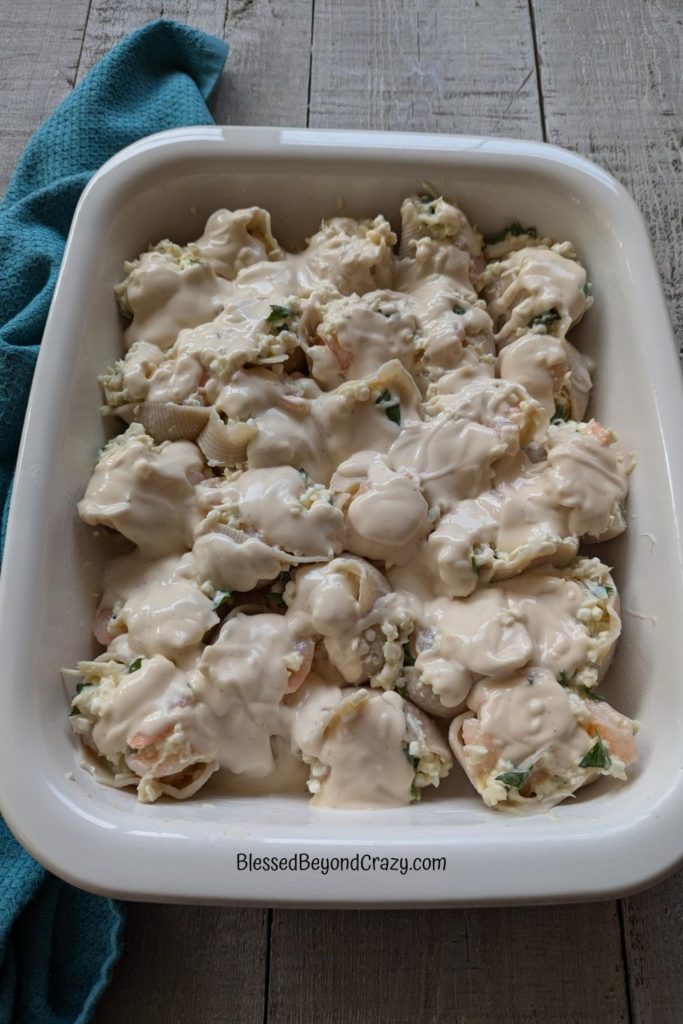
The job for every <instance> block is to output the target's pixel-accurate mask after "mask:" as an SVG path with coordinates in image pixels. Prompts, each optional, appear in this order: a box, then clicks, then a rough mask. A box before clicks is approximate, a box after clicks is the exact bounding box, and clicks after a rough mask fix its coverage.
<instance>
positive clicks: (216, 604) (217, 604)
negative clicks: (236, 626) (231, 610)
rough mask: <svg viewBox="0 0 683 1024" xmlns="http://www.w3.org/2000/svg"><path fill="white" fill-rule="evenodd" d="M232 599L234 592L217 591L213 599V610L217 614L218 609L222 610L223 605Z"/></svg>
mask: <svg viewBox="0 0 683 1024" xmlns="http://www.w3.org/2000/svg"><path fill="white" fill-rule="evenodd" d="M231 597H232V591H231V590H217V591H216V593H215V594H214V597H213V602H212V608H213V610H214V611H215V612H217V611H218V609H219V608H222V607H223V605H224V604H225V603H226V602H227V601H229V600H230V598H231Z"/></svg>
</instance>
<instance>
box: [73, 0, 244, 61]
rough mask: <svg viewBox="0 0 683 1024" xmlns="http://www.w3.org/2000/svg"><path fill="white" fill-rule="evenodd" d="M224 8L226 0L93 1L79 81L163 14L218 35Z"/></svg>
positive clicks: (84, 41) (223, 18) (222, 21)
mask: <svg viewBox="0 0 683 1024" xmlns="http://www.w3.org/2000/svg"><path fill="white" fill-rule="evenodd" d="M225 10H226V0H218V2H214V0H93V2H92V4H91V7H90V13H89V15H88V23H87V27H86V30H85V36H84V38H83V56H82V58H81V65H80V69H79V75H78V77H79V80H80V79H81V78H82V77H83V75H84V74H85V73H86V72H87V71H89V70H90V68H91V67H92V66H93V64H95V63H97V61H98V60H99V59H100V58H101V57H104V55H105V53H108V52H109V50H111V48H112V46H115V45H116V44H117V43H118V42H120V40H121V39H122V38H123V37H124V36H125V35H126V34H127V33H128V32H132V31H133V29H136V28H140V27H141V26H142V25H146V24H147V23H148V22H150V21H154V20H155V19H156V18H161V17H164V18H169V19H171V18H172V19H175V20H177V21H184V22H186V23H187V24H188V25H194V27H195V28H201V29H203V30H204V31H205V32H212V33H213V34H214V35H218V36H220V35H222V32H223V24H224V22H225Z"/></svg>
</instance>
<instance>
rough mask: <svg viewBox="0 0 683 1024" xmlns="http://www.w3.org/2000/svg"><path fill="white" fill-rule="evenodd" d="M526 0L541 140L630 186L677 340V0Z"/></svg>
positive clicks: (682, 48)
mask: <svg viewBox="0 0 683 1024" xmlns="http://www.w3.org/2000/svg"><path fill="white" fill-rule="evenodd" d="M532 6H533V10H534V18H535V24H536V32H537V42H538V51H539V55H540V60H541V66H540V76H541V84H542V91H543V100H544V108H545V120H546V129H547V134H548V141H549V142H556V143H558V144H559V145H561V146H567V147H568V148H569V149H574V150H576V151H577V152H580V153H583V154H584V155H585V156H588V157H590V158H591V159H593V160H596V161H597V163H599V164H602V166H603V167H606V168H607V170H609V171H611V173H612V174H614V176H615V177H616V178H618V179H619V181H621V182H622V183H623V184H624V185H625V186H626V187H627V188H628V189H629V191H630V192H631V193H632V194H633V196H634V197H635V199H636V201H637V202H638V204H639V206H640V208H641V210H642V211H643V213H644V215H645V219H646V221H647V223H648V225H649V228H650V233H651V235H652V239H653V242H654V246H655V254H656V256H657V261H658V265H659V270H660V273H661V275H662V280H663V283H664V289H665V293H666V297H667V301H668V304H669V309H670V312H671V316H672V320H673V323H674V329H675V330H677V333H678V337H679V340H680V341H681V342H683V292H682V291H681V287H680V282H681V274H682V271H683V189H682V188H681V180H682V177H681V170H682V168H683V152H682V146H683V135H682V132H681V100H682V97H683V70H682V69H683V4H681V2H680V0H639V2H636V0H631V2H630V3H628V4H624V3H623V2H622V0H601V2H600V3H595V2H594V0H574V3H572V4H571V5H559V4H555V3H550V2H548V0H545V2H539V0H532Z"/></svg>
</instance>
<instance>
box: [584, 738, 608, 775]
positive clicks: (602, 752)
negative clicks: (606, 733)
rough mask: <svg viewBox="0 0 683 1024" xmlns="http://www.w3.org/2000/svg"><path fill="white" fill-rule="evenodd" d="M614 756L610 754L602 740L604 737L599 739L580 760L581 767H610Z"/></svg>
mask: <svg viewBox="0 0 683 1024" xmlns="http://www.w3.org/2000/svg"><path fill="white" fill-rule="evenodd" d="M611 763H612V758H611V757H610V756H609V753H608V751H607V747H606V746H605V744H604V743H603V742H602V737H600V736H598V738H597V740H596V741H595V743H594V744H593V746H592V747H591V748H590V750H589V751H588V753H587V754H584V756H583V757H582V758H581V760H580V761H579V768H609V766H610V765H611Z"/></svg>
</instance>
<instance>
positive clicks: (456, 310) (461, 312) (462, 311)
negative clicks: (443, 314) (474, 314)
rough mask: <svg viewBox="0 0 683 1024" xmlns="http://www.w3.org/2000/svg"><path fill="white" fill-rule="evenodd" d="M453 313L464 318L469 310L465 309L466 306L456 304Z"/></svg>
mask: <svg viewBox="0 0 683 1024" xmlns="http://www.w3.org/2000/svg"><path fill="white" fill-rule="evenodd" d="M453 312H454V313H457V314H458V316H464V315H465V313H466V312H467V310H466V309H465V307H464V306H460V305H458V304H456V305H455V306H453Z"/></svg>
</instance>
